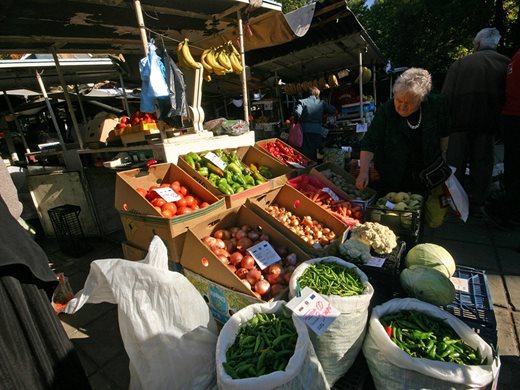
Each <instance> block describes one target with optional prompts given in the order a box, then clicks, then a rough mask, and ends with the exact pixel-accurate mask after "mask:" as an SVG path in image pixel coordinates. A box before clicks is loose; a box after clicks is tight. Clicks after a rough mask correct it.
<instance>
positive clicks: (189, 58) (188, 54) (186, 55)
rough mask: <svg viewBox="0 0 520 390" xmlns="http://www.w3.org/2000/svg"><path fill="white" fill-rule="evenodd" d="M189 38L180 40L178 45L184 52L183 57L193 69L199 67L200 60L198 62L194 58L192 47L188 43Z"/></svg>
mask: <svg viewBox="0 0 520 390" xmlns="http://www.w3.org/2000/svg"><path fill="white" fill-rule="evenodd" d="M188 42H189V41H188V38H184V41H182V43H181V42H179V45H178V46H177V50H179V49H180V52H181V53H182V57H183V59H184V62H185V63H186V65H187V66H188V67H189V68H192V69H199V64H200V62H197V61H195V60H194V59H193V56H192V55H191V52H190V47H189V45H188Z"/></svg>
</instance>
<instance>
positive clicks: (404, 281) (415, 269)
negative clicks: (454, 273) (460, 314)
mask: <svg viewBox="0 0 520 390" xmlns="http://www.w3.org/2000/svg"><path fill="white" fill-rule="evenodd" d="M400 281H401V287H403V289H404V291H406V293H407V294H408V295H409V296H411V297H414V298H417V299H419V300H421V301H424V302H428V303H431V304H433V305H437V306H445V305H448V304H450V303H452V302H453V301H454V300H455V286H453V283H452V282H451V280H450V279H449V278H447V277H446V276H445V275H444V274H443V273H442V272H439V271H437V270H436V269H434V268H430V267H426V266H423V265H412V266H411V267H410V268H405V269H404V270H403V272H401V275H400Z"/></svg>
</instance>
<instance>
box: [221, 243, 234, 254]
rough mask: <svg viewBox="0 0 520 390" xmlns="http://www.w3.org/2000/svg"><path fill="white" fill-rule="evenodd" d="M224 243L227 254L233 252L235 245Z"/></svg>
mask: <svg viewBox="0 0 520 390" xmlns="http://www.w3.org/2000/svg"><path fill="white" fill-rule="evenodd" d="M224 243H225V244H226V249H227V251H228V252H229V253H231V252H233V251H234V250H235V244H233V241H231V240H224Z"/></svg>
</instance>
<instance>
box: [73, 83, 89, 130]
mask: <svg viewBox="0 0 520 390" xmlns="http://www.w3.org/2000/svg"><path fill="white" fill-rule="evenodd" d="M74 91H75V92H76V97H77V98H78V103H79V109H80V111H81V116H82V117H83V124H84V125H86V124H87V116H86V115H85V109H84V108H83V101H82V100H81V95H80V94H79V88H78V84H74Z"/></svg>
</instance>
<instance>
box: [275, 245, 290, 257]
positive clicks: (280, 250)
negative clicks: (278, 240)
mask: <svg viewBox="0 0 520 390" xmlns="http://www.w3.org/2000/svg"><path fill="white" fill-rule="evenodd" d="M276 253H278V255H279V256H280V257H285V256H287V253H288V250H287V247H285V246H281V247H278V249H276Z"/></svg>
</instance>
